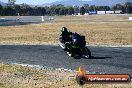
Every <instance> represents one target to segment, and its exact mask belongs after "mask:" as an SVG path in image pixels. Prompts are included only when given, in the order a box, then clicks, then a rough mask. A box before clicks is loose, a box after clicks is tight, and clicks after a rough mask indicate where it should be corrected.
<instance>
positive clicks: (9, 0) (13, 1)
mask: <svg viewBox="0 0 132 88" xmlns="http://www.w3.org/2000/svg"><path fill="white" fill-rule="evenodd" d="M15 2H16V0H8V3H9V5H14V4H15Z"/></svg>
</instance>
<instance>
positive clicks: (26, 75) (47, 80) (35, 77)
mask: <svg viewBox="0 0 132 88" xmlns="http://www.w3.org/2000/svg"><path fill="white" fill-rule="evenodd" d="M75 75H76V74H75V73H72V72H68V71H67V72H65V71H56V70H49V69H37V68H30V67H22V66H19V65H11V64H0V88H131V87H132V83H130V84H86V85H84V86H79V85H78V84H77V83H76V80H75Z"/></svg>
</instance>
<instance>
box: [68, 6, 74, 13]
mask: <svg viewBox="0 0 132 88" xmlns="http://www.w3.org/2000/svg"><path fill="white" fill-rule="evenodd" d="M68 14H69V15H72V14H74V9H73V7H69V8H68Z"/></svg>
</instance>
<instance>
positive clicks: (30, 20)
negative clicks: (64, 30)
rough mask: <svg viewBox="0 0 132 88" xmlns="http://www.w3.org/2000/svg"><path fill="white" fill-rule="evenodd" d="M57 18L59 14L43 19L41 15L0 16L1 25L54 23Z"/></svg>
mask: <svg viewBox="0 0 132 88" xmlns="http://www.w3.org/2000/svg"><path fill="white" fill-rule="evenodd" d="M57 18H58V17H57V16H44V17H43V19H44V20H43V21H42V17H41V16H16V17H12V18H0V26H14V25H28V24H39V23H52V22H54V21H55V20H56V19H57Z"/></svg>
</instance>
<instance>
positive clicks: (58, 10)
mask: <svg viewBox="0 0 132 88" xmlns="http://www.w3.org/2000/svg"><path fill="white" fill-rule="evenodd" d="M110 10H114V11H115V10H122V13H128V14H131V13H132V3H130V2H126V3H125V4H124V5H121V4H116V5H115V6H113V7H109V6H95V5H91V6H89V5H88V4H84V5H83V6H82V7H79V6H64V5H52V6H49V7H48V6H45V7H37V6H35V7H31V6H29V5H27V4H21V5H12V6H1V5H0V15H1V16H17V15H18V13H19V15H21V16H30V15H33V16H42V15H43V16H45V15H72V14H78V13H81V14H82V15H83V14H84V13H88V11H110Z"/></svg>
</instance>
